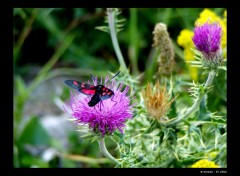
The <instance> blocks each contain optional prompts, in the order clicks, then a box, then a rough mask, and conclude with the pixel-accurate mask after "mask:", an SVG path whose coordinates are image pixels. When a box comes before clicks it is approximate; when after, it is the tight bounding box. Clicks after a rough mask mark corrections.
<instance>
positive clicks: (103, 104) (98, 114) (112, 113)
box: [68, 77, 133, 136]
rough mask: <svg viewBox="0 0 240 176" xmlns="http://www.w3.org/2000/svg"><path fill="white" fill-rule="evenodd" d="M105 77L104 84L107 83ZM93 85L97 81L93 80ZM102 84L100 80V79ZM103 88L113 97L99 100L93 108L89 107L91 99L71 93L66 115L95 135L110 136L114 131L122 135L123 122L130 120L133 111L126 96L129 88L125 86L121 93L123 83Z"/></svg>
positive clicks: (111, 84) (112, 83)
mask: <svg viewBox="0 0 240 176" xmlns="http://www.w3.org/2000/svg"><path fill="white" fill-rule="evenodd" d="M107 81H108V78H107V77H106V79H105V82H104V83H107ZM93 84H94V85H95V86H96V85H97V79H95V80H93ZM101 84H102V79H101ZM105 87H107V88H109V89H111V90H112V91H113V92H114V95H113V96H112V97H110V98H108V99H105V100H101V101H100V102H99V103H98V104H96V105H95V106H94V107H90V106H89V105H88V102H89V101H90V100H91V97H87V96H86V95H84V94H82V93H78V94H73V93H71V98H70V103H69V104H68V109H69V110H70V111H68V113H69V114H70V115H71V116H72V117H74V118H75V119H76V122H77V124H79V125H88V127H89V128H90V129H91V130H92V131H93V132H95V133H96V134H101V135H102V136H104V135H106V134H112V133H113V132H114V131H115V130H117V129H118V130H119V131H120V132H121V133H123V128H124V127H125V124H124V123H125V122H126V121H127V119H129V118H132V115H133V110H132V105H130V98H129V96H127V93H128V91H129V87H128V86H126V87H125V89H124V90H123V91H121V90H122V88H123V83H120V85H119V84H117V85H116V84H115V82H114V81H111V82H110V83H108V84H107V85H105Z"/></svg>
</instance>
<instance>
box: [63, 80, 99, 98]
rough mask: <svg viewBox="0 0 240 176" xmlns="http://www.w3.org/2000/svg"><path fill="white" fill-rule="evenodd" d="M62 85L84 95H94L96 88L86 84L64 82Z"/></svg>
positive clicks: (72, 81)
mask: <svg viewBox="0 0 240 176" xmlns="http://www.w3.org/2000/svg"><path fill="white" fill-rule="evenodd" d="M64 83H65V84H66V85H68V86H69V87H71V88H73V89H77V90H78V91H79V92H81V93H83V94H85V95H94V94H95V92H96V86H93V85H90V84H86V83H84V82H79V81H75V80H66V81H64Z"/></svg>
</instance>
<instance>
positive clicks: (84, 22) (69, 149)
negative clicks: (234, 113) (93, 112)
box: [13, 8, 227, 168]
mask: <svg viewBox="0 0 240 176" xmlns="http://www.w3.org/2000/svg"><path fill="white" fill-rule="evenodd" d="M202 10H203V9H200V8H194V9H192V8H187V9H180V8H156V9H137V8H131V9H117V8H111V9H101V8H97V9H85V8H73V9H65V8H15V9H14V11H13V12H14V14H13V15H14V24H13V36H14V48H13V51H14V53H13V54H14V144H13V151H14V167H43V168H48V167H49V168H54V167H80V168H81V167H82V168H85V167H96V168H99V167H121V168H128V167H131V168H139V167H141V168H144V167H146V168H148V167H153V168H159V167H163V168H188V167H190V166H191V165H192V164H193V163H194V162H196V161H198V160H200V159H209V160H211V161H214V162H215V163H216V164H218V165H219V166H220V167H223V168H225V167H226V166H227V163H226V155H227V154H226V134H227V130H226V121H227V120H226V118H227V117H226V101H227V99H226V90H227V89H226V79H227V78H226V61H225V60H224V61H222V63H221V64H219V63H217V64H216V63H215V64H213V65H211V63H207V64H206V63H203V60H202V56H201V54H200V53H199V52H198V51H194V52H195V59H196V60H194V61H191V64H192V66H196V67H199V68H200V69H202V70H201V71H202V72H201V73H204V74H200V75H199V79H198V80H199V82H193V81H192V80H191V76H190V75H189V73H188V72H187V68H186V65H185V61H184V55H183V50H182V48H181V47H179V46H178V45H177V44H176V40H177V36H178V35H179V32H180V31H181V30H182V29H184V28H187V29H193V27H194V21H195V20H196V18H197V17H198V16H199V13H200V12H201V11H202ZM212 10H213V11H215V12H216V13H217V14H222V12H223V11H224V10H225V9H220V8H215V9H212ZM104 18H105V21H104V22H105V23H106V24H107V25H106V26H101V25H102V24H103V19H104ZM159 22H162V23H165V24H166V25H167V27H168V32H169V34H170V37H171V39H172V42H173V45H174V49H175V62H176V64H175V69H174V71H173V73H172V75H171V78H170V77H164V78H163V77H161V78H160V77H158V75H157V74H156V72H157V69H158V65H157V58H158V54H159V53H156V52H155V51H154V50H153V49H152V41H153V36H152V31H153V29H154V25H155V24H156V23H159ZM95 29H98V30H101V31H104V32H107V33H102V32H100V31H98V30H95ZM120 31H121V32H120ZM42 34H43V35H42ZM35 35H37V36H38V37H37V38H34V36H35ZM39 48H40V49H39ZM120 48H121V50H120ZM37 49H39V50H37ZM114 52H115V53H114ZM32 55H34V57H32ZM209 65H210V66H211V67H209ZM36 68H37V69H36ZM35 69H36V70H35ZM119 69H120V70H121V71H122V72H121V75H119V76H118V77H116V78H115V81H117V82H121V81H122V82H124V84H125V85H128V86H130V88H131V91H130V98H131V99H132V104H133V105H134V114H133V118H132V119H131V120H129V121H127V122H126V128H125V130H124V134H121V133H119V132H118V131H116V132H115V133H113V134H112V135H110V136H109V137H107V138H106V139H105V142H106V147H107V149H108V150H109V153H111V154H112V156H114V158H116V160H117V161H119V162H120V164H116V163H114V162H112V161H111V160H109V159H106V158H102V157H104V156H105V155H103V153H101V152H100V150H99V145H98V143H97V141H99V136H98V135H95V133H94V132H92V131H89V128H88V127H86V128H83V127H82V126H80V127H79V128H77V127H76V126H73V127H72V128H71V130H70V132H69V131H66V133H67V134H66V135H65V136H64V137H62V136H61V138H55V137H54V136H53V135H52V134H51V133H50V132H49V131H50V130H49V129H47V127H46V126H44V125H43V124H42V121H41V119H42V118H43V116H44V115H46V114H47V115H50V114H51V113H48V112H47V108H46V109H45V108H42V107H38V105H37V104H36V105H35V104H34V103H32V99H35V101H36V100H38V98H39V97H38V95H37V93H38V90H40V91H41V89H40V88H41V87H42V86H43V85H44V84H48V83H49V82H51V81H53V82H54V83H56V84H57V85H56V84H55V85H54V86H53V87H54V89H53V91H52V92H51V97H46V98H47V102H51V103H52V104H53V106H54V108H56V107H57V109H58V111H57V112H58V113H55V114H56V115H59V116H60V114H65V111H64V110H63V109H62V107H63V104H61V103H63V101H65V100H68V97H69V91H68V89H67V88H66V87H64V84H63V80H64V79H65V78H66V77H71V78H74V79H75V78H76V79H77V80H82V81H86V80H90V76H89V74H93V75H97V76H98V77H104V76H106V75H108V74H109V73H110V74H112V75H113V74H114V73H116V72H117V70H119ZM212 70H214V71H216V72H214V73H216V76H215V74H213V75H210V74H209V73H210V71H212ZM156 80H160V84H162V85H164V84H165V83H166V85H167V89H168V91H169V92H170V93H171V96H172V98H174V101H173V103H172V104H171V107H170V109H169V111H168V113H167V114H165V115H164V117H161V118H160V119H161V120H156V119H153V118H152V117H151V116H150V115H149V113H148V110H147V109H146V107H145V104H144V101H143V97H142V96H143V95H142V90H143V89H145V86H146V83H147V82H150V83H153V84H154V83H155V82H156ZM207 80H209V81H207ZM48 81H49V82H48ZM47 86H49V87H48V88H49V89H48V91H50V90H51V89H50V84H49V85H47ZM59 97H60V98H59ZM37 102H38V101H37ZM31 104H32V105H34V108H35V110H39V109H40V111H41V112H42V113H36V112H35V111H30V110H29V106H30V105H31ZM50 109H53V108H50ZM59 109H60V110H59ZM53 114H54V113H53ZM59 121H60V119H59ZM71 123H72V122H69V121H67V120H66V122H65V125H66V126H67V124H71ZM57 128H58V129H61V128H62V126H60V125H59V127H57ZM75 129H77V131H76V130H75ZM54 132H55V131H54ZM55 133H56V135H58V134H57V133H58V132H57V130H56V132H55ZM62 140H63V141H62ZM48 151H52V152H50V153H51V157H50V158H48V159H46V158H45V157H44V156H45V154H46V153H47V152H48Z"/></svg>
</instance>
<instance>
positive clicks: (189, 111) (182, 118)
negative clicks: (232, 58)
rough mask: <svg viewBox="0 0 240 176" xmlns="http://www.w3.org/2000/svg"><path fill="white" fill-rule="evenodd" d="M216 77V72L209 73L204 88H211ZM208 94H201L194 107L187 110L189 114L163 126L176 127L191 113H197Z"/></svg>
mask: <svg viewBox="0 0 240 176" xmlns="http://www.w3.org/2000/svg"><path fill="white" fill-rule="evenodd" d="M215 75H216V72H215V71H210V72H209V73H208V78H207V81H206V83H205V85H204V88H207V87H209V86H210V85H211V84H212V81H213V78H214V76H215ZM206 94H207V92H204V93H200V94H199V96H198V98H197V99H196V100H195V102H194V103H193V105H192V106H191V107H190V108H189V109H188V110H187V112H186V113H185V114H182V115H181V116H180V117H178V118H177V119H175V120H173V121H171V122H166V123H163V125H164V126H173V125H176V124H177V123H179V122H181V121H182V120H184V119H185V118H187V117H188V116H189V115H190V114H191V113H193V112H195V111H196V110H197V109H198V107H199V105H200V103H201V101H202V99H203V98H204V96H205V95H206Z"/></svg>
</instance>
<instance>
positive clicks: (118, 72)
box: [104, 71, 121, 85]
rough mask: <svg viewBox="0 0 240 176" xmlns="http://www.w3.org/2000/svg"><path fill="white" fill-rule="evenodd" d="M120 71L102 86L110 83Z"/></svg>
mask: <svg viewBox="0 0 240 176" xmlns="http://www.w3.org/2000/svg"><path fill="white" fill-rule="evenodd" d="M120 72H121V71H118V72H117V73H116V74H115V75H114V76H113V77H112V78H110V79H109V80H108V81H107V82H106V83H105V84H104V85H106V84H107V83H109V81H111V80H112V79H113V78H115V77H116V76H117V75H118V74H119V73H120Z"/></svg>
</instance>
